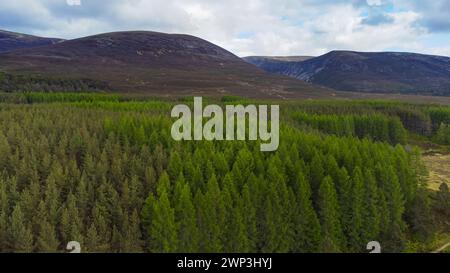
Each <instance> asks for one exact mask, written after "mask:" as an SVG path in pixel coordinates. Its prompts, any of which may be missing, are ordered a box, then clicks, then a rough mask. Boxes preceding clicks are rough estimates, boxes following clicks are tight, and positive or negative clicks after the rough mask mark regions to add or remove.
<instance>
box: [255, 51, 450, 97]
mask: <svg viewBox="0 0 450 273" xmlns="http://www.w3.org/2000/svg"><path fill="white" fill-rule="evenodd" d="M256 65H258V66H259V67H261V68H262V69H264V70H266V71H269V72H272V73H277V74H281V75H287V76H291V77H295V78H297V79H300V80H304V81H307V82H311V83H315V84H319V85H323V86H327V87H330V88H333V89H336V90H343V91H355V92H369V93H372V92H373V93H402V94H421V95H440V96H450V58H448V57H442V56H432V55H422V54H415V53H398V52H381V53H366V52H352V51H332V52H330V53H327V54H325V55H322V56H320V57H316V58H311V59H308V60H305V61H300V62H286V61H278V62H277V63H276V65H272V66H269V67H267V66H266V64H265V63H262V64H258V63H256Z"/></svg>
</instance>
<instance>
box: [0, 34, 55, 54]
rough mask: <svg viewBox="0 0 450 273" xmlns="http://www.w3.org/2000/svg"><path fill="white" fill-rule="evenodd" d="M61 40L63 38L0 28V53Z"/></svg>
mask: <svg viewBox="0 0 450 273" xmlns="http://www.w3.org/2000/svg"><path fill="white" fill-rule="evenodd" d="M61 41H63V40H61V39H56V38H42V37H36V36H32V35H26V34H21V33H15V32H10V31H4V30H0V53H1V52H7V51H12V50H16V49H22V48H31V47H38V46H44V45H51V44H55V43H58V42H61Z"/></svg>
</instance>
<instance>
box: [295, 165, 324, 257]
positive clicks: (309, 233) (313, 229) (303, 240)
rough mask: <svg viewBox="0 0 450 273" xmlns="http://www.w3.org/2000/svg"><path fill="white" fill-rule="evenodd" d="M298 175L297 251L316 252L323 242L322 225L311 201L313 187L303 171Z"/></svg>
mask: <svg viewBox="0 0 450 273" xmlns="http://www.w3.org/2000/svg"><path fill="white" fill-rule="evenodd" d="M297 177H298V192H297V194H296V196H297V200H296V201H297V202H296V203H297V209H296V213H295V218H294V223H295V232H296V234H295V246H294V251H295V252H316V251H318V250H319V249H318V246H319V245H320V243H321V236H322V235H321V227H320V223H319V219H318V218H317V214H316V212H315V211H314V208H313V205H312V201H311V188H310V186H309V184H308V182H307V181H306V179H305V178H304V176H303V174H302V173H299V174H298V175H297Z"/></svg>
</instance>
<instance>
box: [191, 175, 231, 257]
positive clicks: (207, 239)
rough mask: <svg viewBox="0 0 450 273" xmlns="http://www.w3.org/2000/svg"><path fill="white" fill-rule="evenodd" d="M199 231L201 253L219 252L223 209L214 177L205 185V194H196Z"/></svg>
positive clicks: (220, 249)
mask: <svg viewBox="0 0 450 273" xmlns="http://www.w3.org/2000/svg"><path fill="white" fill-rule="evenodd" d="M196 199H197V200H196V202H198V203H196V204H198V214H199V216H198V218H199V229H200V233H201V234H202V235H203V240H202V243H201V245H200V250H201V251H202V252H208V253H209V252H213V253H216V252H221V251H222V247H223V242H222V241H221V239H222V232H223V230H222V228H223V227H224V224H225V218H224V217H225V209H224V203H223V199H222V195H221V192H220V188H219V185H218V182H217V179H216V177H215V176H212V177H211V178H210V179H209V181H208V183H207V185H206V193H205V194H197V198H196Z"/></svg>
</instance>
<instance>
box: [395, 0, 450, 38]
mask: <svg viewBox="0 0 450 273" xmlns="http://www.w3.org/2000/svg"><path fill="white" fill-rule="evenodd" d="M397 4H398V5H399V6H402V7H403V8H406V9H411V10H414V11H415V12H417V13H418V14H420V16H421V18H420V19H419V20H418V24H420V25H421V26H423V27H426V28H427V29H428V30H429V31H430V32H449V33H450V8H449V7H450V0H433V1H423V0H397Z"/></svg>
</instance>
